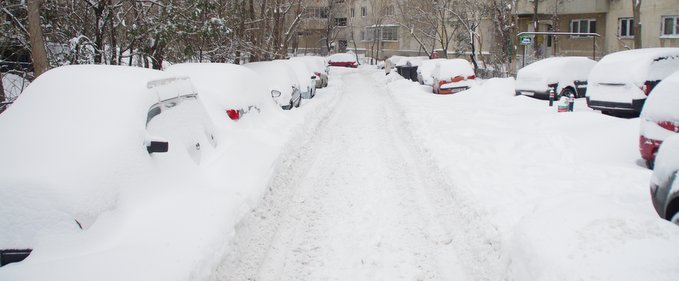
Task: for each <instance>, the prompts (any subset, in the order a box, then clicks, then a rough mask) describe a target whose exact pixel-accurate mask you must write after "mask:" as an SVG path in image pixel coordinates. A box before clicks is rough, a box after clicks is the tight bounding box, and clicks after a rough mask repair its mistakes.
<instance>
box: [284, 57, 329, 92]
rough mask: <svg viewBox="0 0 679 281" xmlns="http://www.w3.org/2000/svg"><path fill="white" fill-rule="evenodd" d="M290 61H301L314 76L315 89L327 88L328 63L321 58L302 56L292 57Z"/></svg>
mask: <svg viewBox="0 0 679 281" xmlns="http://www.w3.org/2000/svg"><path fill="white" fill-rule="evenodd" d="M290 60H296V61H301V62H303V63H304V64H306V66H307V67H308V68H309V69H310V70H312V71H313V72H314V75H316V77H317V78H316V88H325V87H327V86H328V63H327V62H326V61H325V59H324V58H322V57H315V56H304V57H292V58H290Z"/></svg>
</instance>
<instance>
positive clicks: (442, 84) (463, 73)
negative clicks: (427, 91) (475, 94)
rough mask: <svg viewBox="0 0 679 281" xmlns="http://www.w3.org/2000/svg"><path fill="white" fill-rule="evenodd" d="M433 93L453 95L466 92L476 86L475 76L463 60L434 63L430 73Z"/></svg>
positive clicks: (468, 64)
mask: <svg viewBox="0 0 679 281" xmlns="http://www.w3.org/2000/svg"><path fill="white" fill-rule="evenodd" d="M432 77H433V82H434V85H433V92H434V93H436V94H441V95H445V94H454V93H459V92H462V91H465V90H468V89H469V88H471V87H472V86H474V85H475V84H476V74H475V73H474V69H473V68H472V65H471V64H470V63H469V62H468V61H467V60H465V59H446V60H442V61H439V62H437V63H436V65H435V66H434V70H433V72H432Z"/></svg>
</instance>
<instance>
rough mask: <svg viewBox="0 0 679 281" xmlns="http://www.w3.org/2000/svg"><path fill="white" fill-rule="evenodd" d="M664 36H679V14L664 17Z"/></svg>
mask: <svg viewBox="0 0 679 281" xmlns="http://www.w3.org/2000/svg"><path fill="white" fill-rule="evenodd" d="M662 36H663V37H676V36H679V16H664V17H662Z"/></svg>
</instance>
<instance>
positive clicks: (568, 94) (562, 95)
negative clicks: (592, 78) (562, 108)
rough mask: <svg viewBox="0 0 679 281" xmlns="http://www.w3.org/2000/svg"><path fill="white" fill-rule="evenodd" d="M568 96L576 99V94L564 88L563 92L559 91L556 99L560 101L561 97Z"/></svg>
mask: <svg viewBox="0 0 679 281" xmlns="http://www.w3.org/2000/svg"><path fill="white" fill-rule="evenodd" d="M570 95H573V97H576V98H577V97H578V94H577V93H576V92H575V91H573V89H571V88H564V89H563V90H561V93H559V98H558V99H561V97H569V96H570Z"/></svg>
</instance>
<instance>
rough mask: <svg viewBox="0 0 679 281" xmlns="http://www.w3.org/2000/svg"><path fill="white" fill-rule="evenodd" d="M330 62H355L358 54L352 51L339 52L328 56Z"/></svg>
mask: <svg viewBox="0 0 679 281" xmlns="http://www.w3.org/2000/svg"><path fill="white" fill-rule="evenodd" d="M328 61H329V62H355V61H356V55H354V54H350V53H338V54H332V55H329V56H328Z"/></svg>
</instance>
